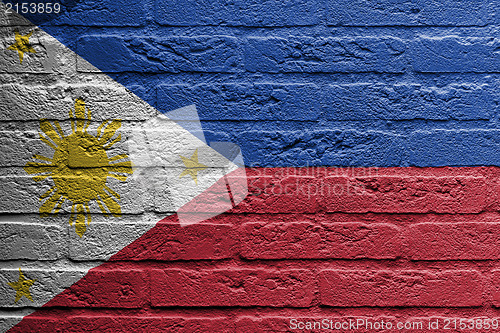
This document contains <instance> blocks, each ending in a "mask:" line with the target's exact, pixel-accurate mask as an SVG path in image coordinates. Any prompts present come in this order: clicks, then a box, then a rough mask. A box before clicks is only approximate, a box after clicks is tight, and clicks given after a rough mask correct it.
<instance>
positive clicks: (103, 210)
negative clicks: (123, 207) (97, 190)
mask: <svg viewBox="0 0 500 333" xmlns="http://www.w3.org/2000/svg"><path fill="white" fill-rule="evenodd" d="M96 201H97V204H98V205H99V208H100V209H101V212H102V213H103V215H104V216H109V214H108V211H107V210H106V208H104V206H103V203H104V201H102V199H101V198H99V197H98V198H97V199H96ZM101 201H102V203H101Z"/></svg>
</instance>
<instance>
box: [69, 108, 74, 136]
mask: <svg viewBox="0 0 500 333" xmlns="http://www.w3.org/2000/svg"><path fill="white" fill-rule="evenodd" d="M69 119H71V132H72V133H75V117H73V110H72V109H69Z"/></svg>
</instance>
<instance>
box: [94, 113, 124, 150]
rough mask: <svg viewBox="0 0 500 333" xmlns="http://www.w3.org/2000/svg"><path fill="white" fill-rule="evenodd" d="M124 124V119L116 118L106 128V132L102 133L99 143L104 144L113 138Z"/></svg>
mask: <svg viewBox="0 0 500 333" xmlns="http://www.w3.org/2000/svg"><path fill="white" fill-rule="evenodd" d="M121 126H122V121H121V120H118V119H114V120H113V121H112V122H111V123H110V124H109V125H108V126H106V128H105V129H104V133H103V134H102V136H101V138H100V139H99V144H101V145H104V144H105V143H106V142H108V140H109V139H111V138H112V137H113V136H114V135H115V133H116V131H117V130H118V129H119V128H120V127H121Z"/></svg>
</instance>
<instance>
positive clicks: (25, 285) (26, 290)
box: [7, 268, 36, 303]
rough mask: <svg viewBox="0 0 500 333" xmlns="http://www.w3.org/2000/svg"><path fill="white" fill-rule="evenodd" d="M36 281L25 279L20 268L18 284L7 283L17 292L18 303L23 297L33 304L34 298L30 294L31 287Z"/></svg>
mask: <svg viewBox="0 0 500 333" xmlns="http://www.w3.org/2000/svg"><path fill="white" fill-rule="evenodd" d="M35 281H36V280H27V279H25V278H24V274H23V272H21V268H19V280H17V282H7V284H8V285H9V286H11V287H12V288H14V290H15V291H16V299H15V301H16V303H17V302H18V301H19V300H20V299H21V297H23V296H24V297H26V298H27V299H29V300H30V301H32V302H33V298H32V297H31V293H30V287H31V286H32V285H33V283H35Z"/></svg>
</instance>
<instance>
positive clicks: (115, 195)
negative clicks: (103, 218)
mask: <svg viewBox="0 0 500 333" xmlns="http://www.w3.org/2000/svg"><path fill="white" fill-rule="evenodd" d="M104 189H105V190H106V191H108V192H109V193H110V194H111V195H112V196H114V197H115V198H117V199H118V200H120V195H119V194H118V193H116V192H115V191H113V190H112V189H110V188H109V187H108V185H104Z"/></svg>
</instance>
